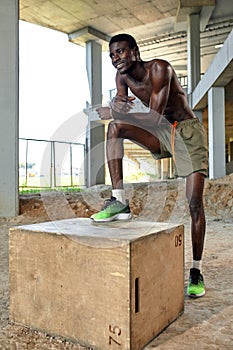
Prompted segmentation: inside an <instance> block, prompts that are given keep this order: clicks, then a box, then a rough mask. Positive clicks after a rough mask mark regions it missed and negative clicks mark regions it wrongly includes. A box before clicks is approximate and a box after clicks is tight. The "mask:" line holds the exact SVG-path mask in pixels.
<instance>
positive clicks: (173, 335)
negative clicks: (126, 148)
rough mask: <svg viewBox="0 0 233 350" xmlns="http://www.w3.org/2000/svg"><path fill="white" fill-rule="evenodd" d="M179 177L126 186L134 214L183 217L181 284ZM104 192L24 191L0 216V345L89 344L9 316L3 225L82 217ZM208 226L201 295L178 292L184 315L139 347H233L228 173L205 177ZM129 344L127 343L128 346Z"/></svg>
mask: <svg viewBox="0 0 233 350" xmlns="http://www.w3.org/2000/svg"><path fill="white" fill-rule="evenodd" d="M184 185H185V184H184V182H183V180H177V181H168V182H163V183H161V182H158V183H147V184H135V185H129V184H128V185H126V191H127V196H128V198H129V200H130V206H131V209H132V212H133V214H134V215H135V216H137V217H139V218H141V219H143V220H149V221H151V220H152V221H154V220H156V221H164V222H174V223H184V225H185V288H186V286H187V279H188V272H189V268H190V265H191V240H190V219H189V215H188V213H187V207H186V203H185V201H184ZM109 194H110V187H109V186H96V187H94V188H91V189H88V190H86V191H84V192H83V193H81V194H80V193H73V194H72V193H65V194H64V193H60V192H52V193H50V194H42V193H41V194H38V195H33V196H32V195H31V196H29V195H25V196H21V198H20V215H19V216H17V217H15V218H1V219H0V261H1V264H0V350H8V349H9V350H21V349H22V350H24V349H28V350H31V349H38V350H43V349H51V350H62V349H67V350H68V349H73V350H81V349H83V350H84V349H88V348H86V347H83V346H81V345H79V344H77V343H72V342H70V341H68V340H65V339H63V338H59V337H52V336H50V335H47V334H44V333H42V332H39V331H35V330H32V329H29V328H26V327H23V326H20V325H16V324H11V323H10V321H9V313H8V308H9V288H8V279H9V275H8V230H9V228H10V227H12V226H17V225H22V224H31V223H36V222H43V221H48V220H59V219H64V218H71V217H89V216H90V215H91V214H92V213H93V212H95V211H97V210H99V208H100V206H101V205H102V202H103V199H104V198H107V197H108V196H109ZM204 204H205V211H206V216H207V233H206V243H205V252H204V257H203V275H204V278H205V284H206V295H205V296H204V297H203V298H200V299H197V300H193V299H190V298H188V297H187V296H185V311H184V314H183V315H182V316H181V317H180V318H178V319H177V320H176V321H175V322H173V323H172V324H171V325H170V326H169V327H168V328H167V329H166V330H164V331H163V332H162V333H161V334H160V335H159V336H157V337H156V338H155V339H154V340H152V341H151V342H150V343H149V344H148V345H147V346H146V347H145V350H149V349H154V348H157V349H161V350H162V349H164V350H165V349H166V350H176V349H177V350H178V349H179V350H182V349H184V350H189V349H190V350H196V349H197V350H211V349H223V350H225V349H226V350H228V349H229V350H230V349H233V269H232V266H233V239H232V238H233V229H232V227H233V176H232V175H231V176H228V177H225V178H223V179H219V180H215V181H213V180H212V181H211V180H207V181H206V185H205V193H204ZM132 350H133V349H132Z"/></svg>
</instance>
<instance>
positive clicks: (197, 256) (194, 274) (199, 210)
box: [186, 172, 206, 297]
mask: <svg viewBox="0 0 233 350" xmlns="http://www.w3.org/2000/svg"><path fill="white" fill-rule="evenodd" d="M204 181H205V176H204V175H203V174H201V173H198V172H197V173H193V174H191V175H189V176H188V177H187V179H186V196H187V200H188V204H189V211H190V215H191V236H192V251H193V266H192V268H191V269H190V279H189V285H188V295H189V296H192V297H200V296H203V295H204V294H205V288H204V281H203V276H202V274H201V262H202V261H201V259H202V253H203V248H204V239H205V229H206V222H205V213H204V208H203V189H204Z"/></svg>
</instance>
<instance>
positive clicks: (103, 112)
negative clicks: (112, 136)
mask: <svg viewBox="0 0 233 350" xmlns="http://www.w3.org/2000/svg"><path fill="white" fill-rule="evenodd" d="M96 111H97V113H98V115H99V117H100V119H102V120H109V119H112V116H111V113H110V108H109V107H98V108H96Z"/></svg>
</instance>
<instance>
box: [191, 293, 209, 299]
mask: <svg viewBox="0 0 233 350" xmlns="http://www.w3.org/2000/svg"><path fill="white" fill-rule="evenodd" d="M204 295H205V291H204V292H202V293H199V294H188V296H189V297H190V298H193V299H196V298H200V297H203V296H204Z"/></svg>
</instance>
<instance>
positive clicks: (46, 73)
mask: <svg viewBox="0 0 233 350" xmlns="http://www.w3.org/2000/svg"><path fill="white" fill-rule="evenodd" d="M19 30H20V32H19V40H20V50H19V55H20V56H19V59H20V97H19V98H20V106H19V115H20V121H19V123H20V125H19V136H20V137H24V138H36V139H48V140H49V139H50V138H53V139H55V138H56V139H57V137H63V135H62V134H61V132H60V131H61V130H62V129H65V128H66V127H67V126H68V125H70V123H69V122H68V121H69V120H75V121H78V128H79V132H80V130H82V131H83V130H85V125H86V117H85V116H84V115H83V113H82V110H83V109H84V108H85V107H86V101H90V99H89V88H88V81H87V75H86V57H85V48H83V47H80V46H78V45H75V44H72V43H70V42H69V41H68V36H67V35H66V34H63V33H60V32H57V31H54V30H50V29H47V28H43V27H40V26H36V25H33V24H30V23H26V22H23V21H20V26H19ZM102 72H103V82H102V86H103V88H102V89H103V94H105V93H106V92H107V91H108V90H109V89H112V88H114V87H115V70H114V68H113V67H112V65H111V61H110V58H109V56H108V53H103V68H102ZM71 124H72V122H71ZM80 127H81V129H80ZM73 132H74V130H73V131H72V132H71V134H72V133H73ZM67 133H69V131H67ZM67 133H66V136H64V137H65V138H66V140H67ZM73 137H74V136H73V135H71V140H70V141H74V140H73ZM61 141H63V140H61Z"/></svg>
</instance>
